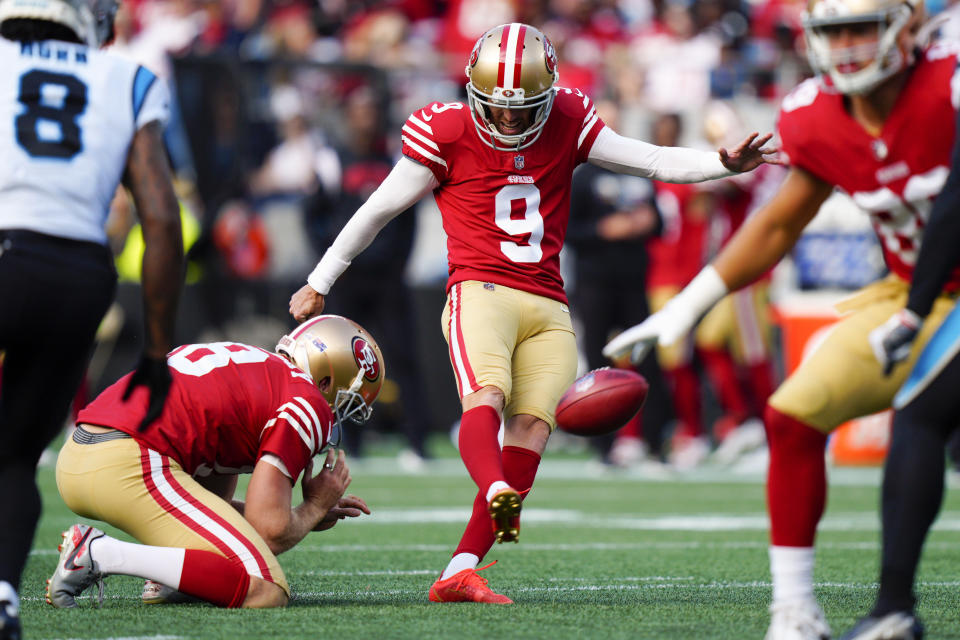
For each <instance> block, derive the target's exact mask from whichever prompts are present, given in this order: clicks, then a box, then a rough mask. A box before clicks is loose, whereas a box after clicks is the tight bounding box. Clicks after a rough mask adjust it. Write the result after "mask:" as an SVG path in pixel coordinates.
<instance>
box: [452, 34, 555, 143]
mask: <svg viewBox="0 0 960 640" xmlns="http://www.w3.org/2000/svg"><path fill="white" fill-rule="evenodd" d="M465 72H466V74H467V78H469V80H470V81H469V82H468V83H467V103H468V104H469V105H470V113H471V115H472V116H473V123H474V125H476V127H477V132H478V133H479V134H480V139H481V140H483V141H484V142H486V143H487V144H488V145H490V146H491V147H493V148H494V149H500V150H503V151H513V150H516V149H523V148H524V147H528V146H530V145H531V144H533V143H534V142H535V141H536V140H537V138H539V137H540V133H541V132H542V131H543V126H544V125H545V124H546V122H547V117H548V116H549V115H550V109H551V108H552V107H553V99H554V97H555V96H556V92H555V91H554V88H553V87H554V85H555V84H556V82H557V78H558V77H559V74H558V73H557V53H556V51H555V50H554V48H553V45H552V44H550V41H549V40H548V39H547V36H545V35H543V33H541V32H540V31H539V30H537V29H535V28H533V27H531V26H529V25H525V24H520V23H519V22H513V23H511V24H502V25H500V26H499V27H494V28H493V29H490V30H489V31H487V32H486V33H485V34H483V35H482V36H480V39H479V40H477V44H475V45H474V46H473V52H472V53H471V54H470V60H469V61H468V62H467V67H466V69H465ZM490 107H509V108H512V109H536V110H537V112H536V115H535V117H534V119H533V123H532V124H531V125H530V127H528V128H527V129H526V130H525V131H524V132H523V133H521V134H519V135H505V134H502V133H500V131H499V130H498V129H497V127H496V126H495V125H494V124H493V123H492V122H491V121H490V118H489V113H490V112H489V111H488V109H489V108H490Z"/></svg>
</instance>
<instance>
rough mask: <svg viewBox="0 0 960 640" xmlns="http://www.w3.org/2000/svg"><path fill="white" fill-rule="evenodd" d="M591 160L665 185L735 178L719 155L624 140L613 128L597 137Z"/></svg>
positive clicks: (631, 139) (713, 152)
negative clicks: (666, 183)
mask: <svg viewBox="0 0 960 640" xmlns="http://www.w3.org/2000/svg"><path fill="white" fill-rule="evenodd" d="M587 160H589V161H590V163H591V164H595V165H597V166H598V167H603V168H604V169H609V170H611V171H615V172H617V173H627V174H630V175H634V176H641V177H644V178H652V179H654V180H660V181H662V182H703V181H704V180H716V179H717V178H726V177H727V176H732V175H733V174H734V172H733V171H730V170H729V169H727V168H726V167H724V166H723V163H721V162H720V154H719V153H717V152H715V151H700V150H699V149H689V148H687V147H659V146H657V145H655V144H649V143H647V142H643V141H642V140H636V139H634V138H627V137H624V136H621V135H620V134H618V133H616V132H615V131H613V130H612V129H610V127H604V128H603V130H602V131H600V133H599V135H597V139H596V141H595V142H594V143H593V147H592V148H591V149H590V155H589V157H588V158H587Z"/></svg>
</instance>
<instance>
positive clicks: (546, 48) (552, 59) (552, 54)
mask: <svg viewBox="0 0 960 640" xmlns="http://www.w3.org/2000/svg"><path fill="white" fill-rule="evenodd" d="M543 59H544V62H545V63H546V65H547V71H549V72H550V73H553V72H554V71H556V69H557V51H556V49H554V48H553V43H552V42H550V40H549V39H548V38H547V36H543Z"/></svg>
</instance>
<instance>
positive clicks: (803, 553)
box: [770, 547, 813, 604]
mask: <svg viewBox="0 0 960 640" xmlns="http://www.w3.org/2000/svg"><path fill="white" fill-rule="evenodd" d="M770 576H771V578H772V579H773V603H774V604H777V603H781V602H789V601H793V600H812V599H813V547H770Z"/></svg>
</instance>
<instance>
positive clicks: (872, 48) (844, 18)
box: [803, 0, 914, 95]
mask: <svg viewBox="0 0 960 640" xmlns="http://www.w3.org/2000/svg"><path fill="white" fill-rule="evenodd" d="M844 9H845V4H844V3H843V2H842V1H841V2H832V1H830V0H826V1H823V2H819V3H817V4H815V5H813V7H812V8H811V10H810V11H808V12H807V13H805V14H804V19H803V27H804V34H805V35H806V40H807V56H808V58H809V60H810V65H811V66H812V67H813V68H814V70H816V71H817V72H818V73H820V74H824V75H826V76H828V77H829V78H830V82H831V84H832V85H833V86H834V87H835V88H836V89H837V90H838V91H840V92H841V93H844V94H848V95H859V94H863V93H867V92H868V91H870V90H872V89H874V88H875V87H877V86H878V85H879V84H880V83H882V82H883V81H884V80H886V79H887V78H889V77H891V76H893V75H894V74H896V73H897V72H899V71H901V70H902V69H904V68H905V67H906V66H907V64H909V63H910V62H911V61H910V60H908V59H907V58H906V56H905V55H904V52H903V51H901V49H900V45H899V38H900V34H901V33H902V32H903V30H904V28H906V27H907V26H908V25H909V24H910V23H911V19H912V18H913V16H914V9H913V7H912V6H911V5H910V4H908V3H898V4H893V5H890V6H887V7H878V8H877V9H876V10H874V11H870V12H861V13H853V12H849V11H846V12H845V11H844ZM844 28H847V29H854V30H856V31H858V32H861V31H862V32H870V31H874V30H875V33H876V38H875V39H874V40H873V41H871V42H866V43H864V44H859V45H854V46H850V47H831V45H830V41H831V35H832V34H833V33H834V32H836V31H838V30H840V29H844Z"/></svg>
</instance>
